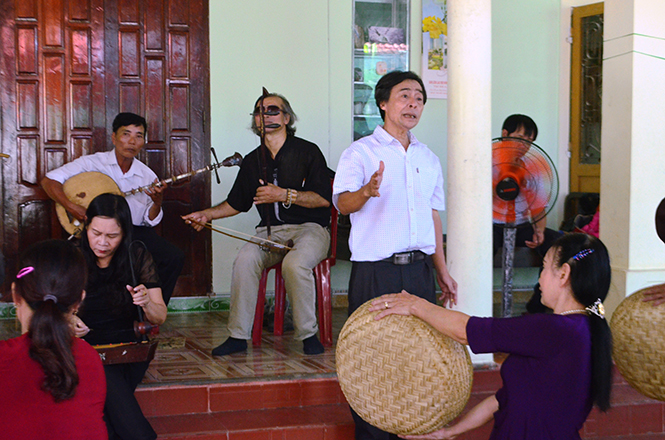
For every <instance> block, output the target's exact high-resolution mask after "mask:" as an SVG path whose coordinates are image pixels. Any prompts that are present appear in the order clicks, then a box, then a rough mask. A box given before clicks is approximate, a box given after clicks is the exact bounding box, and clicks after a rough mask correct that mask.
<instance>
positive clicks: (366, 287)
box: [349, 257, 436, 440]
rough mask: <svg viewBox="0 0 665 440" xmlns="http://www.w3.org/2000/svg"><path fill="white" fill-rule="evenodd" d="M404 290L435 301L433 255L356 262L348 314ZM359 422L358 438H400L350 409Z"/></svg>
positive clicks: (370, 439)
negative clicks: (394, 261)
mask: <svg viewBox="0 0 665 440" xmlns="http://www.w3.org/2000/svg"><path fill="white" fill-rule="evenodd" d="M402 290H406V291H407V292H409V293H411V294H413V295H416V296H419V297H421V298H425V299H426V300H428V301H429V302H432V303H436V291H435V285H434V265H433V263H432V259H431V258H430V257H425V259H424V260H421V261H416V262H415V263H411V264H407V265H403V266H399V265H395V264H392V263H388V262H383V261H377V262H355V261H354V262H353V265H352V267H351V278H350V280H349V315H350V314H351V313H353V312H354V311H355V310H356V309H357V308H358V307H360V306H361V305H363V304H364V303H365V302H367V301H369V300H371V299H374V298H377V297H379V296H381V295H384V294H386V293H399V292H401V291H402ZM351 415H352V416H353V420H354V421H355V423H356V430H355V433H356V440H397V439H399V437H397V435H395V434H390V433H388V432H386V431H383V430H381V429H379V428H377V427H375V426H372V425H370V424H369V423H367V422H366V421H365V420H363V419H362V418H361V417H360V416H359V415H358V414H356V412H355V411H354V410H353V409H351Z"/></svg>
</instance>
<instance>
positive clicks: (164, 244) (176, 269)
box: [133, 226, 185, 305]
mask: <svg viewBox="0 0 665 440" xmlns="http://www.w3.org/2000/svg"><path fill="white" fill-rule="evenodd" d="M133 235H134V240H140V241H142V242H143V243H145V246H146V247H147V248H148V252H150V255H152V259H153V260H154V261H155V264H156V265H157V273H158V274H159V280H160V282H161V283H162V296H163V297H164V303H165V304H166V305H168V304H169V301H170V300H171V295H172V294H173V289H175V283H176V282H177V281H178V277H179V276H180V272H181V271H182V267H183V266H184V264H185V253H184V252H183V251H181V250H180V249H179V248H178V247H176V246H175V245H173V244H171V243H169V242H168V241H167V240H166V239H165V238H162V237H161V236H159V235H157V233H156V232H155V230H154V229H153V228H150V227H147V226H134V231H133Z"/></svg>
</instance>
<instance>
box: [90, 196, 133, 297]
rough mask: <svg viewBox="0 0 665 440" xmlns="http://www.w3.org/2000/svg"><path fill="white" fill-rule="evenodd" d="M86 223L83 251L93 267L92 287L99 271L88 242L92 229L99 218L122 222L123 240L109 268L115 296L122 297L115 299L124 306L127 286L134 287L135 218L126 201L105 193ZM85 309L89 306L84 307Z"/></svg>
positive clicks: (97, 198) (97, 201)
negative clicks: (131, 256) (133, 218)
mask: <svg viewBox="0 0 665 440" xmlns="http://www.w3.org/2000/svg"><path fill="white" fill-rule="evenodd" d="M85 215H86V222H85V230H84V231H83V234H81V250H82V251H83V255H84V256H85V259H86V262H87V263H88V267H89V274H90V284H94V282H95V281H96V273H97V271H96V270H95V268H96V267H97V256H96V255H95V253H94V252H93V251H92V249H90V241H89V240H88V228H89V227H90V223H91V222H92V219H94V218H95V217H105V218H112V219H114V220H115V221H117V222H118V225H119V226H120V230H121V231H122V240H121V241H120V245H118V248H117V249H116V251H115V253H114V254H113V258H112V259H111V263H110V265H109V267H110V270H111V273H112V276H111V279H112V280H115V284H117V287H118V288H116V289H113V291H114V292H118V297H117V298H114V302H115V303H117V304H122V303H123V302H125V301H126V300H127V295H125V292H126V290H125V286H126V285H127V284H131V283H130V281H131V266H130V264H129V261H130V259H129V245H130V244H131V242H132V230H133V226H132V214H131V212H130V210H129V205H128V204H127V200H125V198H124V197H122V196H119V195H117V194H111V193H105V194H100V195H98V196H97V197H95V198H94V199H92V201H91V202H90V205H88V209H87V210H86V212H85ZM84 306H85V305H84Z"/></svg>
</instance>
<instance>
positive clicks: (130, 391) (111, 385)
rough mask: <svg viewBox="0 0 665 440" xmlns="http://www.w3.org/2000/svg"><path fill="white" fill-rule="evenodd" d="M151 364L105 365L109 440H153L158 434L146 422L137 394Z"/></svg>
mask: <svg viewBox="0 0 665 440" xmlns="http://www.w3.org/2000/svg"><path fill="white" fill-rule="evenodd" d="M149 364H150V363H149V362H135V363H131V364H115V365H104V373H106V402H105V403H104V420H105V421H106V428H107V430H108V433H109V440H154V439H156V438H157V433H156V432H155V430H154V429H152V426H150V422H148V420H147V419H146V418H145V416H144V415H143V412H142V411H141V407H140V406H139V403H138V401H137V400H136V397H134V391H135V390H136V387H137V386H138V384H139V383H141V380H143V376H144V375H145V372H146V370H147V369H148V365H149Z"/></svg>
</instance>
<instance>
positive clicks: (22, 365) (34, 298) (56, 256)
mask: <svg viewBox="0 0 665 440" xmlns="http://www.w3.org/2000/svg"><path fill="white" fill-rule="evenodd" d="M18 264H19V266H18V267H20V268H21V270H19V272H18V274H17V275H16V281H14V282H13V283H12V287H11V290H12V297H13V300H14V304H15V305H16V317H17V318H18V320H19V322H20V323H21V332H22V333H23V334H22V335H21V336H19V337H18V338H14V339H9V340H7V341H0V408H2V411H0V437H2V438H3V439H4V440H15V439H16V440H18V439H21V440H23V439H55V440H60V439H62V440H84V439H85V440H102V439H106V438H107V434H106V427H105V426H104V420H103V411H104V395H105V393H106V382H105V380H104V370H103V368H102V362H101V361H100V360H99V355H98V354H97V352H96V351H95V350H94V349H93V348H92V347H91V346H90V345H88V344H87V343H86V342H84V341H82V340H80V339H78V338H75V337H74V332H73V331H72V327H71V324H70V316H71V315H72V313H74V312H75V311H76V309H77V308H78V307H79V305H80V303H81V301H82V299H83V295H84V291H83V289H84V288H85V283H86V271H85V260H84V258H83V255H81V252H80V251H79V250H78V249H77V248H76V246H74V244H72V243H70V242H67V241H64V240H47V241H42V242H39V243H36V244H34V245H32V246H30V247H29V248H28V249H26V251H25V252H24V253H23V255H22V256H21V258H20V259H19V263H18Z"/></svg>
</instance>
